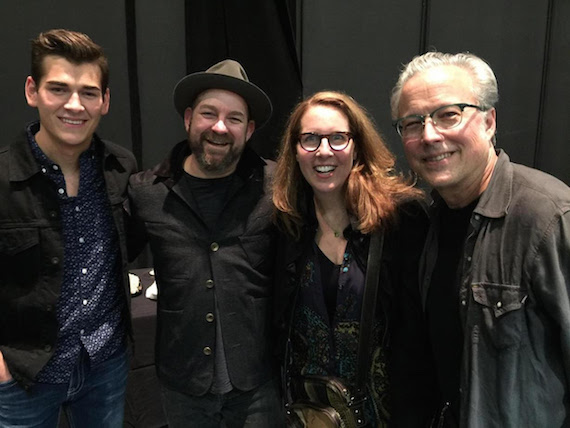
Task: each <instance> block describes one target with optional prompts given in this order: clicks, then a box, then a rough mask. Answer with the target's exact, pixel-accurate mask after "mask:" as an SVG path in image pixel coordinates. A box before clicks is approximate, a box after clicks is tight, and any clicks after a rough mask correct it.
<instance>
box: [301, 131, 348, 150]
mask: <svg viewBox="0 0 570 428" xmlns="http://www.w3.org/2000/svg"><path fill="white" fill-rule="evenodd" d="M323 138H326V139H327V141H328V142H329V147H330V148H331V149H332V150H334V151H336V152H340V151H341V150H344V149H346V147H347V146H348V143H349V141H350V140H351V139H352V134H351V133H350V132H332V133H330V134H315V133H313V132H305V133H304V134H301V135H299V144H301V147H302V148H303V149H305V150H306V151H308V152H314V151H316V150H317V149H318V148H319V146H320V145H321V142H322V141H323Z"/></svg>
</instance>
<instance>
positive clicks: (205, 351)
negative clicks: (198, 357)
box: [202, 346, 212, 355]
mask: <svg viewBox="0 0 570 428" xmlns="http://www.w3.org/2000/svg"><path fill="white" fill-rule="evenodd" d="M202 352H204V355H212V348H210V347H209V346H206V347H205V348H204V349H203V350H202Z"/></svg>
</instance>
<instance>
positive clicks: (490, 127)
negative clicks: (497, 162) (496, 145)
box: [485, 108, 497, 141]
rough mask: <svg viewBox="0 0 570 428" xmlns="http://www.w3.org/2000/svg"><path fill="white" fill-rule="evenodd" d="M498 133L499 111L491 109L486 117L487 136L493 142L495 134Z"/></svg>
mask: <svg viewBox="0 0 570 428" xmlns="http://www.w3.org/2000/svg"><path fill="white" fill-rule="evenodd" d="M496 132H497V110H495V109H494V108H491V109H489V111H487V112H486V115H485V134H486V135H487V136H488V137H489V141H492V139H493V137H494V135H495V133H496Z"/></svg>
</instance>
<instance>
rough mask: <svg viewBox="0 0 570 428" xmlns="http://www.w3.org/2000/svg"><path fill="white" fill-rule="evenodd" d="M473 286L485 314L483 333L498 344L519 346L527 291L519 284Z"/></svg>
mask: <svg viewBox="0 0 570 428" xmlns="http://www.w3.org/2000/svg"><path fill="white" fill-rule="evenodd" d="M471 289H472V291H473V299H474V300H475V302H476V303H478V305H479V309H480V311H481V314H482V322H481V324H482V325H481V329H482V331H483V334H488V335H489V336H490V338H491V341H492V343H493V344H494V345H495V347H496V348H507V347H511V346H518V345H519V344H520V342H521V332H522V331H523V323H524V313H523V310H522V309H523V306H524V302H525V300H526V298H527V294H526V293H525V292H524V291H523V290H522V289H521V287H520V286H518V285H503V284H490V283H478V284H472V285H471Z"/></svg>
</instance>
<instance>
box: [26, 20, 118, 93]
mask: <svg viewBox="0 0 570 428" xmlns="http://www.w3.org/2000/svg"><path fill="white" fill-rule="evenodd" d="M49 55H55V56H60V57H62V58H65V59H66V60H67V61H69V62H71V63H73V64H84V63H95V64H97V65H98V66H99V69H100V70H101V92H102V93H103V94H104V93H105V91H106V90H107V87H108V85H109V64H108V62H107V57H106V56H105V53H104V52H103V48H101V46H99V45H98V44H96V43H95V42H93V40H91V38H89V36H88V35H86V34H83V33H79V32H76V31H70V30H64V29H54V30H49V31H45V32H43V33H40V34H39V35H38V37H37V38H35V39H34V40H32V61H31V62H32V70H31V76H32V79H34V82H36V84H37V85H39V83H40V80H41V79H42V77H43V76H44V69H43V62H44V58H45V57H46V56H49Z"/></svg>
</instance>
